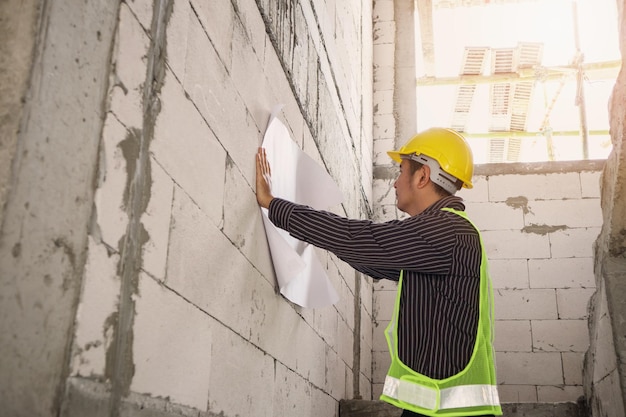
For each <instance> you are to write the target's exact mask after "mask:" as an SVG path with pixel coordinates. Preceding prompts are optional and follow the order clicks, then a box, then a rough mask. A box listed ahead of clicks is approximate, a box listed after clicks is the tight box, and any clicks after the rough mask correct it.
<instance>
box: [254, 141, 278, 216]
mask: <svg viewBox="0 0 626 417" xmlns="http://www.w3.org/2000/svg"><path fill="white" fill-rule="evenodd" d="M271 175H272V171H271V168H270V164H269V162H268V161H267V155H266V154H265V149H264V148H259V150H258V152H257V154H256V201H257V202H258V203H259V205H260V206H261V207H264V208H269V206H270V202H271V201H272V200H273V199H274V196H273V195H272V178H271Z"/></svg>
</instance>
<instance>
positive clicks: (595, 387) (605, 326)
mask: <svg viewBox="0 0 626 417" xmlns="http://www.w3.org/2000/svg"><path fill="white" fill-rule="evenodd" d="M617 5H618V7H617V9H618V13H619V19H618V25H619V32H620V51H621V56H622V70H621V71H620V73H619V75H618V78H617V82H616V84H615V87H614V89H613V95H612V97H611V101H610V103H609V111H610V129H611V141H612V144H613V151H612V152H611V154H610V155H609V158H608V159H607V162H606V165H605V168H604V171H603V173H602V194H601V201H602V215H603V224H602V231H601V233H600V236H598V238H597V240H596V241H595V265H594V271H595V278H596V286H597V289H598V290H597V292H596V294H595V295H594V297H593V300H592V304H591V317H590V320H589V329H590V341H591V344H590V348H589V351H588V352H587V355H586V358H585V378H584V380H585V395H586V397H587V401H588V402H589V406H590V409H591V412H592V414H593V416H611V417H613V416H615V417H618V416H623V415H624V414H625V413H626V411H625V410H626V368H625V365H624V364H625V363H626V339H625V337H624V335H625V334H626V328H625V323H626V306H625V304H624V299H625V297H626V292H625V290H624V288H625V286H624V281H625V280H626V260H625V256H624V255H625V254H626V242H625V240H624V230H626V194H625V191H626V175H625V174H626V164H625V163H624V162H625V161H624V160H625V158H626V153H625V150H624V140H625V138H626V117H625V115H626V104H625V103H626V73H624V69H623V62H624V59H625V58H626V42H625V40H626V21H625V20H624V6H625V3H624V2H623V1H620V0H618V1H617Z"/></svg>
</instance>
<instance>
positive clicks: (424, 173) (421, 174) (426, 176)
mask: <svg viewBox="0 0 626 417" xmlns="http://www.w3.org/2000/svg"><path fill="white" fill-rule="evenodd" d="M413 180H414V184H415V185H416V187H417V188H424V187H425V186H426V185H427V184H428V182H429V181H430V167H429V166H428V165H422V167H421V168H420V169H419V170H417V171H416V172H415V174H413Z"/></svg>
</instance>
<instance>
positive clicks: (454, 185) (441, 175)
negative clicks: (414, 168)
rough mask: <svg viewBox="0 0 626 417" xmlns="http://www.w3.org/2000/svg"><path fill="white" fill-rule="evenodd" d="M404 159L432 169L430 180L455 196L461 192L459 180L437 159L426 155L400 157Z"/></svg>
mask: <svg viewBox="0 0 626 417" xmlns="http://www.w3.org/2000/svg"><path fill="white" fill-rule="evenodd" d="M400 157H401V158H402V159H410V160H412V161H415V162H418V163H420V164H422V165H428V167H429V168H430V180H431V181H432V182H434V183H435V184H437V185H440V186H441V188H443V189H444V190H446V191H447V192H449V193H450V194H452V195H454V194H455V193H456V192H457V191H458V190H459V188H460V187H459V185H458V184H459V179H458V178H456V177H454V176H453V175H450V174H448V173H447V172H445V171H444V170H443V169H441V166H440V165H439V162H437V161H436V160H435V159H433V158H431V157H429V156H426V155H424V154H410V155H400Z"/></svg>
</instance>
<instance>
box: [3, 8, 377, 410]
mask: <svg viewBox="0 0 626 417" xmlns="http://www.w3.org/2000/svg"><path fill="white" fill-rule="evenodd" d="M70 3H71V2H64V1H55V2H41V3H37V4H30V5H28V6H29V7H31V9H29V10H27V12H29V13H31V14H32V15H33V16H35V17H31V18H30V20H31V21H34V20H36V16H37V12H38V11H39V9H41V16H42V17H41V19H40V21H41V24H40V26H39V27H37V29H36V30H33V29H32V26H33V25H34V23H31V24H30V25H26V26H24V31H25V37H26V39H24V40H21V41H20V42H21V43H20V44H19V45H18V46H19V47H24V48H25V49H24V50H25V51H27V50H28V48H31V49H32V50H35V53H34V63H33V64H30V63H29V62H28V60H26V62H19V63H16V64H15V65H16V66H15V67H11V63H9V62H6V61H3V68H5V67H6V68H9V69H11V71H13V72H14V73H19V71H21V70H23V69H24V68H27V69H30V68H33V69H32V70H31V71H32V72H33V73H34V76H33V80H32V81H31V82H30V84H28V85H27V87H26V83H25V82H24V81H22V84H23V85H25V87H22V88H21V89H20V88H19V86H17V85H16V86H15V88H14V89H12V90H11V93H12V95H11V97H12V99H11V100H12V101H11V102H9V103H8V104H10V105H13V104H15V103H16V102H18V101H19V98H20V97H23V96H26V97H27V98H26V100H25V104H24V105H23V107H22V108H18V110H20V111H21V113H20V112H15V113H14V114H11V115H10V120H9V121H8V122H7V123H5V122H4V120H3V123H2V128H3V131H5V130H4V129H6V130H7V131H9V132H10V133H11V134H12V136H11V137H9V139H10V140H11V143H9V145H8V146H4V145H3V147H2V155H3V156H2V158H3V161H4V160H12V165H13V170H12V171H11V172H9V171H8V170H7V169H5V166H6V165H4V164H3V166H2V167H3V170H4V171H3V173H2V175H1V178H2V182H1V183H0V184H2V185H1V187H0V188H1V189H3V190H4V189H10V190H11V193H10V194H5V193H4V191H3V193H2V198H3V200H2V201H4V199H5V197H4V196H5V195H6V196H7V197H6V200H7V204H6V211H5V215H4V217H3V223H2V224H3V226H2V230H1V234H0V277H1V280H2V281H1V283H2V293H1V294H2V295H1V297H2V302H1V303H0V305H1V306H0V308H1V313H2V316H1V317H2V320H1V325H2V328H1V330H2V332H3V334H4V335H5V337H3V338H2V341H1V342H0V343H1V344H0V351H1V352H3V355H2V359H0V375H1V377H0V378H2V379H1V383H0V387H1V391H0V393H1V397H0V404H2V413H3V415H10V416H22V415H23V416H53V415H59V413H60V414H61V415H65V416H84V415H103V416H105V415H106V416H116V415H136V414H137V415H138V414H139V413H140V412H141V410H152V413H153V415H207V416H210V415H222V416H235V415H241V416H244V415H255V416H289V415H298V416H308V415H310V416H323V415H326V416H334V415H336V414H337V409H338V401H339V400H340V399H342V398H347V397H348V398H353V397H359V396H364V397H368V398H369V397H370V396H371V393H370V387H371V383H370V382H371V381H370V378H371V363H372V360H371V351H372V349H371V345H372V341H371V335H372V332H371V323H372V320H371V311H372V307H371V297H372V291H371V280H369V279H368V278H364V277H362V276H360V275H358V274H355V272H354V271H353V270H352V269H350V268H349V267H348V266H347V265H346V264H344V263H343V262H341V261H340V260H339V259H337V258H336V257H335V256H332V255H330V254H328V253H325V252H321V251H320V253H319V258H320V259H321V260H322V263H323V264H324V265H325V266H326V268H327V270H328V275H329V277H330V279H331V281H332V284H333V285H334V286H335V288H336V289H337V291H338V293H339V294H340V301H339V302H338V303H337V304H336V305H335V306H330V307H327V308H323V309H318V310H307V309H302V308H300V307H298V306H295V305H292V304H290V303H289V302H288V301H286V300H285V299H284V298H283V297H282V296H280V295H278V294H277V293H276V290H275V277H274V271H273V267H272V263H271V259H270V256H269V251H268V246H267V243H266V240H265V234H264V230H263V225H262V222H261V218H260V210H259V208H258V205H257V204H256V200H255V197H254V190H253V188H254V187H253V183H254V166H255V164H254V155H255V153H256V148H257V146H258V145H259V143H260V140H261V137H262V132H263V131H264V129H265V126H266V124H267V121H268V117H269V114H270V111H271V110H272V108H273V107H274V106H275V105H276V104H279V103H280V104H283V105H284V107H283V110H282V112H281V113H280V114H279V117H280V118H281V120H282V121H283V122H284V123H285V124H286V125H287V126H288V128H289V130H290V132H291V134H292V137H293V139H294V140H295V141H296V142H297V143H298V144H299V145H300V146H301V147H302V148H303V149H304V151H305V152H307V153H308V154H309V155H310V156H312V157H313V158H314V159H315V160H317V161H318V162H319V163H320V164H322V165H323V166H324V167H325V168H326V169H327V170H328V171H329V172H330V174H331V175H332V176H333V177H334V178H335V180H336V181H337V183H338V184H339V186H340V188H341V189H342V191H343V192H344V194H345V201H344V203H343V205H341V206H338V207H335V208H333V210H334V211H337V212H338V213H340V214H343V215H349V216H352V217H367V216H369V213H370V211H371V200H370V195H371V178H372V174H371V166H372V164H371V154H372V151H371V133H370V132H371V124H372V123H371V115H370V113H371V110H370V109H371V107H372V104H371V100H372V98H371V90H372V88H371V83H372V77H371V45H370V43H371V32H372V29H371V7H370V6H368V5H367V4H361V3H360V2H345V3H344V2H319V1H305V2H296V1H288V2H283V1H281V2H275V1H261V0H259V1H256V2H255V1H254V0H237V1H234V0H233V1H218V2H206V1H196V0H193V1H187V0H180V1H178V0H176V1H172V0H157V1H152V0H134V1H128V2H124V3H121V4H120V3H116V2H107V4H106V5H104V4H100V3H101V2H83V3H81V6H80V7H75V5H74V6H72V5H71V4H70ZM24 7H26V5H25V6H24ZM3 12H5V14H6V15H7V16H8V15H9V11H8V10H6V9H5V8H4V4H3ZM20 16H21V15H19V14H18V15H16V17H15V18H14V17H10V18H9V19H8V20H6V21H7V22H11V23H12V24H14V23H15V21H14V20H11V19H18V18H20ZM2 23H3V29H5V26H4V25H5V23H4V21H3V22H2ZM9 29H10V28H9ZM7 30H8V29H7ZM3 33H4V32H3ZM16 49H19V48H16ZM18 65H19V66H18ZM26 73H27V74H28V71H26ZM16 84H18V83H16ZM3 85H4V84H3ZM3 105H4V102H3ZM3 108H4V107H3ZM15 120H17V121H19V123H21V126H22V128H21V129H18V128H16V127H15V126H16V124H17V122H16V121H15ZM12 143H13V144H16V145H12ZM11 146H15V147H16V149H17V151H12V150H11ZM5 156H6V157H5Z"/></svg>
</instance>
